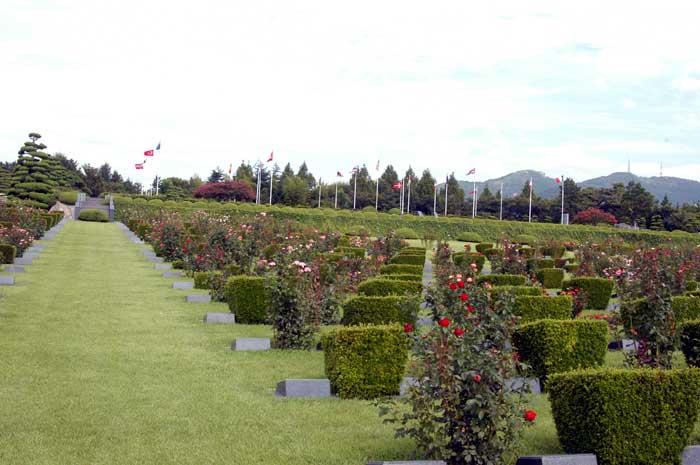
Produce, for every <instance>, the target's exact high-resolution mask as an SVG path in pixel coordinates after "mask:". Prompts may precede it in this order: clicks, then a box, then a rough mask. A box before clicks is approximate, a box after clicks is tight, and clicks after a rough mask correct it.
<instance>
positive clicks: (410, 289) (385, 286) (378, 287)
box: [357, 277, 423, 295]
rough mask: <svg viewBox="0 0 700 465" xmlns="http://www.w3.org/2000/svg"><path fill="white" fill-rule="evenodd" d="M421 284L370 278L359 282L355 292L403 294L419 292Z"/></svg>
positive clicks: (365, 293) (421, 288) (421, 287)
mask: <svg viewBox="0 0 700 465" xmlns="http://www.w3.org/2000/svg"><path fill="white" fill-rule="evenodd" d="M422 291H423V284H422V283H421V282H418V281H399V280H396V279H383V278H381V277H380V278H372V279H368V280H367V281H364V282H361V283H360V284H359V285H358V286H357V292H358V293H359V294H364V295H403V294H420V293H421V292H422Z"/></svg>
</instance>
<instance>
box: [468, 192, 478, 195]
mask: <svg viewBox="0 0 700 465" xmlns="http://www.w3.org/2000/svg"><path fill="white" fill-rule="evenodd" d="M474 194H476V191H471V192H469V193H467V195H474Z"/></svg>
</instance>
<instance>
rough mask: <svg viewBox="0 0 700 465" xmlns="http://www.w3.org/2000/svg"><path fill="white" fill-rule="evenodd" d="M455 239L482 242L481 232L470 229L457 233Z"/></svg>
mask: <svg viewBox="0 0 700 465" xmlns="http://www.w3.org/2000/svg"><path fill="white" fill-rule="evenodd" d="M456 239H457V240H458V241H460V242H477V243H478V242H484V240H483V239H482V238H481V234H479V233H475V232H471V231H463V232H461V233H459V234H457V237H456Z"/></svg>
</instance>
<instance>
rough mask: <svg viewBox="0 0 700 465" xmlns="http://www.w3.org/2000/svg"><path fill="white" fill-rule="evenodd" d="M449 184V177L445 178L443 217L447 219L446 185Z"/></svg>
mask: <svg viewBox="0 0 700 465" xmlns="http://www.w3.org/2000/svg"><path fill="white" fill-rule="evenodd" d="M449 182H450V177H449V176H447V177H446V178H445V217H447V185H448V184H449Z"/></svg>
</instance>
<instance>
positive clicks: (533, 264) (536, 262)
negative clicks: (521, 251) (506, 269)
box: [527, 258, 554, 271]
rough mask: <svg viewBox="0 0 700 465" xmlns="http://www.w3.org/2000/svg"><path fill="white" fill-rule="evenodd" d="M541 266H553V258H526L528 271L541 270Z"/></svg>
mask: <svg viewBox="0 0 700 465" xmlns="http://www.w3.org/2000/svg"><path fill="white" fill-rule="evenodd" d="M542 268H554V259H552V258H529V259H528V260H527V269H528V270H530V271H536V270H541V269H542Z"/></svg>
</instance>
